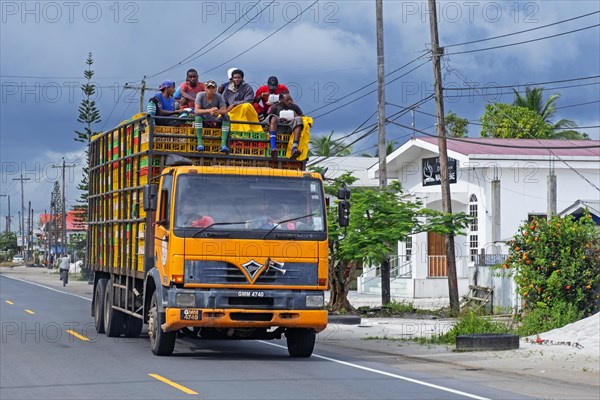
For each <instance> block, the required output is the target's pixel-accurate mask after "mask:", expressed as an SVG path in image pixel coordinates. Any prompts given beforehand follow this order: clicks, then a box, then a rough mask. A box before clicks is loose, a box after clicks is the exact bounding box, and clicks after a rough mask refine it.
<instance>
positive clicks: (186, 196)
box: [174, 174, 326, 238]
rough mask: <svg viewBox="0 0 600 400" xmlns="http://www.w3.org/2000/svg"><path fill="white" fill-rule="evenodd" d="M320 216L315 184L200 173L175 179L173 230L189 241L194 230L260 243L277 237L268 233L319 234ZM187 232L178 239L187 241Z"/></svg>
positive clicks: (310, 180) (318, 186)
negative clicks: (263, 239)
mask: <svg viewBox="0 0 600 400" xmlns="http://www.w3.org/2000/svg"><path fill="white" fill-rule="evenodd" d="M324 215H325V214H324V201H323V189H322V185H321V181H320V180H318V179H314V178H305V177H301V178H290V177H273V176H244V175H199V174H185V175H180V176H179V177H178V178H177V184H176V200H175V215H174V217H175V218H174V227H175V228H176V229H179V228H186V229H185V231H186V232H187V231H189V232H190V233H189V236H192V235H194V231H195V234H196V235H200V233H202V234H204V231H206V232H209V233H210V232H215V231H218V232H221V233H222V232H223V231H226V232H228V233H230V234H231V235H233V237H236V236H237V237H244V236H248V234H249V236H248V237H261V238H262V237H264V236H269V237H271V236H276V235H273V234H271V233H270V232H273V233H278V232H279V233H282V232H287V233H290V234H294V233H298V234H300V233H302V232H304V233H307V232H314V233H323V234H324V233H325V229H326V226H325V225H326V221H325V216H324ZM199 231H201V232H200V233H199ZM186 232H180V233H179V234H181V235H185V236H188V233H186ZM236 232H237V233H238V234H237V235H236ZM267 233H269V234H268V235H267ZM240 235H241V236H240ZM319 236H320V235H319Z"/></svg>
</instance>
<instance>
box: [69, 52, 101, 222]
mask: <svg viewBox="0 0 600 400" xmlns="http://www.w3.org/2000/svg"><path fill="white" fill-rule="evenodd" d="M86 64H87V69H86V70H85V71H83V76H84V78H85V79H86V83H85V84H83V85H81V91H82V92H83V96H84V98H83V100H82V101H81V104H80V105H79V117H77V122H79V123H81V124H83V125H84V127H83V131H75V134H76V136H75V141H76V142H81V143H85V144H86V150H85V164H84V165H83V168H82V170H83V174H82V175H83V176H82V178H81V183H80V184H79V185H78V186H77V189H79V190H80V191H81V196H80V198H79V199H78V200H77V202H78V203H79V204H78V205H76V206H74V207H73V211H74V224H75V225H76V226H79V227H81V226H85V224H86V223H87V221H88V202H87V197H88V195H87V192H88V173H89V153H88V145H89V142H90V140H91V138H92V136H94V135H95V134H96V133H97V132H94V130H93V125H94V124H98V123H99V122H100V121H101V120H100V111H99V110H98V108H97V107H96V102H95V101H94V100H92V97H93V96H94V95H95V94H96V85H95V84H93V83H92V78H93V76H94V71H93V70H92V64H94V59H93V58H92V53H89V54H88V58H87V60H86Z"/></svg>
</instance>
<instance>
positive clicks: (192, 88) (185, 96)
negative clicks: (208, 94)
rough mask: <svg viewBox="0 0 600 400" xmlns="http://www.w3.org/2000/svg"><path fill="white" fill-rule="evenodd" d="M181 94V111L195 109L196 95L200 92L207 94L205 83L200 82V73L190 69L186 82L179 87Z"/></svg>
mask: <svg viewBox="0 0 600 400" xmlns="http://www.w3.org/2000/svg"><path fill="white" fill-rule="evenodd" d="M179 91H180V92H181V109H182V110H183V109H184V108H191V109H192V110H193V109H194V107H195V105H196V95H197V94H198V93H200V92H205V91H206V87H205V86H204V83H202V82H198V71H196V70H195V69H189V70H188V72H187V74H186V80H185V82H183V83H182V84H181V86H179Z"/></svg>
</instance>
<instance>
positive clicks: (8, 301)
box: [5, 300, 15, 305]
mask: <svg viewBox="0 0 600 400" xmlns="http://www.w3.org/2000/svg"><path fill="white" fill-rule="evenodd" d="M5 301H6V302H7V303H8V304H10V305H12V304H15V303H13V302H12V301H10V300H5Z"/></svg>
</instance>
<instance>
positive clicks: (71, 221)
mask: <svg viewBox="0 0 600 400" xmlns="http://www.w3.org/2000/svg"><path fill="white" fill-rule="evenodd" d="M75 215H76V211H74V210H71V211H68V212H67V231H85V230H87V224H86V223H84V224H81V223H78V222H76V221H75ZM49 221H50V214H40V225H46V224H47V223H48V222H49Z"/></svg>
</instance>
